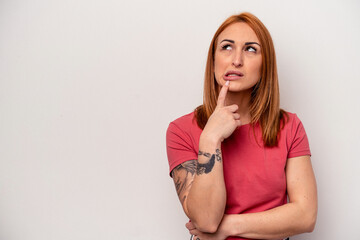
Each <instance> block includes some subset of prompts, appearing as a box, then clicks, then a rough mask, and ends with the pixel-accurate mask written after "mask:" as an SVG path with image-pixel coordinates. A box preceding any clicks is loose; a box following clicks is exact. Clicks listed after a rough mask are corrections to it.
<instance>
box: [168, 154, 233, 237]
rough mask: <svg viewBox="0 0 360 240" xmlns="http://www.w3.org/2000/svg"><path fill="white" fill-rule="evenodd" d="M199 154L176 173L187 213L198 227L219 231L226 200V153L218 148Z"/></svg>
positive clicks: (178, 167) (176, 185) (176, 182)
mask: <svg viewBox="0 0 360 240" xmlns="http://www.w3.org/2000/svg"><path fill="white" fill-rule="evenodd" d="M204 148H205V147H204ZM208 148H210V147H208ZM210 152H211V153H210ZM198 157H199V160H190V161H186V162H184V163H182V164H180V165H178V166H177V167H176V168H174V170H173V171H172V176H173V179H174V183H175V187H176V191H177V194H178V196H179V200H180V202H181V204H182V206H183V209H184V212H185V214H186V215H187V216H188V217H189V219H191V221H192V222H193V224H195V225H196V226H197V228H198V229H201V230H202V231H204V232H215V231H216V230H217V227H218V225H219V224H220V221H221V219H222V217H223V214H224V210H225V202H226V192H225V183H224V177H223V168H222V156H221V152H220V149H219V148H217V149H215V150H213V151H209V152H205V151H201V150H200V151H199V155H198Z"/></svg>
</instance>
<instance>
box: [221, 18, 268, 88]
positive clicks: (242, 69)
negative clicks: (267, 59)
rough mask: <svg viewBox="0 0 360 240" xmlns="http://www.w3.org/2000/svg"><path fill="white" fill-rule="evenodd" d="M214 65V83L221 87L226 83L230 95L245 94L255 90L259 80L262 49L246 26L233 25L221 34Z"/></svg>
mask: <svg viewBox="0 0 360 240" xmlns="http://www.w3.org/2000/svg"><path fill="white" fill-rule="evenodd" d="M214 64H215V66H214V71H215V78H216V81H217V83H218V84H219V85H220V86H222V85H223V84H225V82H226V81H228V80H229V81H230V87H229V91H232V92H240V91H246V90H251V89H252V87H253V86H255V84H256V83H257V82H258V81H259V79H260V77H261V65H262V57H261V46H260V41H259V39H258V38H257V36H256V34H255V32H254V31H253V30H252V29H251V28H250V27H249V25H247V24H246V23H243V22H238V23H233V24H231V25H230V26H228V27H227V28H225V29H224V31H222V32H221V33H220V35H219V37H218V39H217V45H216V49H215V58H214Z"/></svg>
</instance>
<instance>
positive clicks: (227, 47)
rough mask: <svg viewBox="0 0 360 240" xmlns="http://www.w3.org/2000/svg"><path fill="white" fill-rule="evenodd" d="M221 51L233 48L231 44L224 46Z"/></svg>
mask: <svg viewBox="0 0 360 240" xmlns="http://www.w3.org/2000/svg"><path fill="white" fill-rule="evenodd" d="M221 49H223V50H231V49H232V47H231V45H230V44H226V45H224V46H222V47H221Z"/></svg>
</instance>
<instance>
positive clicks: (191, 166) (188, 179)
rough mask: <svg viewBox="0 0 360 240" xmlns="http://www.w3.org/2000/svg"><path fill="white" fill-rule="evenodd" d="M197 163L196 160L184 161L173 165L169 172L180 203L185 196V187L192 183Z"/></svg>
mask: <svg viewBox="0 0 360 240" xmlns="http://www.w3.org/2000/svg"><path fill="white" fill-rule="evenodd" d="M197 164H198V162H197V160H190V161H186V162H184V163H182V164H180V165H179V166H177V167H175V168H174V170H172V172H171V176H172V177H173V179H174V183H175V188H176V192H177V194H178V196H179V199H180V202H181V204H183V203H184V201H185V199H186V197H187V194H186V189H188V188H190V187H191V185H192V182H193V180H194V174H195V172H196V168H197ZM184 175H185V176H184Z"/></svg>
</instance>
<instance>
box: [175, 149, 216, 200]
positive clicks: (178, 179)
mask: <svg viewBox="0 0 360 240" xmlns="http://www.w3.org/2000/svg"><path fill="white" fill-rule="evenodd" d="M199 156H205V157H207V158H209V160H208V162H207V163H199V162H198V160H190V161H186V162H184V163H182V164H179V165H178V166H177V167H175V168H174V169H173V170H172V172H171V176H172V177H173V180H174V183H175V188H176V192H177V194H178V196H179V199H180V202H181V204H184V201H185V199H186V197H187V193H188V192H189V191H188V189H190V188H191V185H192V183H193V181H194V175H195V174H197V175H201V174H203V173H205V174H207V173H209V172H211V170H212V169H213V167H214V165H215V160H216V161H218V162H221V161H222V158H221V151H220V149H216V150H215V153H214V154H210V153H207V152H202V151H199Z"/></svg>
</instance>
